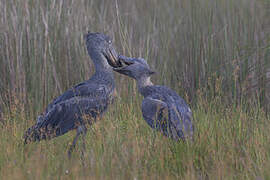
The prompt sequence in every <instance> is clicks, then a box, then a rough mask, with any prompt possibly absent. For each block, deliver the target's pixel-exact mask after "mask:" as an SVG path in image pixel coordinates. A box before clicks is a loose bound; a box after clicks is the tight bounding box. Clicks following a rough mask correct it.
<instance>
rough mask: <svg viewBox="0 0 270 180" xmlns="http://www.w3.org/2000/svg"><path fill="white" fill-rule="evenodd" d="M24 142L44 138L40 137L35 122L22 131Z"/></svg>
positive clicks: (40, 134)
mask: <svg viewBox="0 0 270 180" xmlns="http://www.w3.org/2000/svg"><path fill="white" fill-rule="evenodd" d="M23 137H24V144H28V143H30V142H35V141H40V140H42V139H44V138H42V133H41V131H40V128H38V126H37V124H35V125H34V126H32V127H30V128H29V129H28V130H27V131H26V132H25V133H24V136H23Z"/></svg>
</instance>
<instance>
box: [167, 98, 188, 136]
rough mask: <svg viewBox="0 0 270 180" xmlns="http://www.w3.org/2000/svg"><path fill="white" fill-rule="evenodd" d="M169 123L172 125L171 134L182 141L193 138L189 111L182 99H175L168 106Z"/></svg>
mask: <svg viewBox="0 0 270 180" xmlns="http://www.w3.org/2000/svg"><path fill="white" fill-rule="evenodd" d="M169 109H170V110H169V111H170V122H171V123H172V126H173V127H174V128H172V134H175V133H177V135H178V137H180V138H182V139H183V140H184V139H186V138H189V139H192V137H193V125H192V121H193V117H192V112H191V109H190V108H189V107H188V105H187V104H186V103H185V101H184V100H183V99H177V100H176V101H174V102H173V103H171V104H170V108H169Z"/></svg>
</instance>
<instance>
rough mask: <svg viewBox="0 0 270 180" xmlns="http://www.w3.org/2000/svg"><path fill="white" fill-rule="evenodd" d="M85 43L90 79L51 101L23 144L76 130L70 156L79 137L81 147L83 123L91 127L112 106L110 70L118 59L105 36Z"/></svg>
mask: <svg viewBox="0 0 270 180" xmlns="http://www.w3.org/2000/svg"><path fill="white" fill-rule="evenodd" d="M85 40H86V46H87V51H88V54H89V55H90V57H91V59H92V61H93V63H94V66H95V73H94V75H93V76H92V77H91V78H90V79H89V80H86V81H84V82H82V83H79V84H78V85H76V86H74V87H72V88H70V89H69V90H67V91H66V92H64V93H63V94H62V95H61V96H59V97H57V98H56V99H54V100H53V102H52V103H50V104H49V105H48V107H47V108H46V110H45V112H43V113H42V114H41V115H40V116H38V118H37V122H36V124H35V125H33V126H32V127H30V128H29V129H28V130H27V131H26V132H25V135H24V138H25V141H24V142H25V144H27V143H29V142H31V141H40V140H42V139H51V138H54V137H57V136H61V135H63V134H65V133H67V132H69V131H70V130H73V129H76V130H77V134H76V136H75V138H74V140H73V143H72V145H71V147H70V148H69V151H68V154H69V155H70V153H71V151H72V149H73V148H74V147H75V145H76V141H77V139H78V137H79V136H80V135H81V134H82V135H83V143H84V136H85V134H86V126H85V125H86V123H88V124H90V125H91V124H92V123H94V122H95V121H96V120H97V118H100V117H101V116H102V114H103V113H104V112H105V111H106V109H107V108H108V105H109V104H110V103H112V101H113V98H114V91H115V83H114V76H113V71H112V67H117V62H118V60H117V59H118V55H117V53H116V51H115V49H114V47H113V45H112V41H111V39H110V37H109V36H106V35H104V34H101V33H88V34H86V35H85Z"/></svg>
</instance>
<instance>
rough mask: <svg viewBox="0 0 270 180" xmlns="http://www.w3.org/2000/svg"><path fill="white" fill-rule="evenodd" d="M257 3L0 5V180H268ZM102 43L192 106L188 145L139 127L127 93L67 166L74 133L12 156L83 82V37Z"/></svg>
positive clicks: (86, 65) (263, 31)
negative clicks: (145, 67) (133, 59)
mask: <svg viewBox="0 0 270 180" xmlns="http://www.w3.org/2000/svg"><path fill="white" fill-rule="evenodd" d="M269 9H270V6H269V2H268V1H267V0H265V1H263V0H258V1H254V0H220V1H215V0H200V1H199V0H182V1H178V0H171V1H157V0H149V1H131V0H130V1H126V0H118V1H105V0H104V1H102V0H100V1H97V2H95V1H93V0H92V1H91V0H90V1H86V0H80V1H74V0H66V1H64V0H57V1H56V0H50V1H34V0H25V1H5V0H0V114H1V111H3V113H2V117H1V116H0V139H1V141H0V177H1V179H2V178H3V179H39V178H40V177H41V178H42V179H80V178H93V179H112V178H113V179H175V178H179V179H256V178H257V179H270V173H269V169H270V163H269V162H270V145H269V140H270V139H269V136H268V134H269V129H270V123H269V120H270V119H269V116H267V112H268V111H269V104H270V61H269V59H270V46H269V44H270V28H269V27H270V21H269V15H270V13H269ZM87 31H99V32H104V33H106V34H108V35H110V36H112V37H113V39H114V44H115V46H116V49H117V50H118V51H119V52H120V53H122V54H124V55H127V56H128V55H132V56H141V57H144V58H146V59H147V60H148V62H149V64H150V65H151V67H152V68H153V69H155V70H156V71H157V72H158V73H157V75H155V76H154V77H153V81H154V82H155V83H156V84H162V85H168V86H170V87H172V88H173V89H174V90H176V91H177V92H178V93H179V94H180V95H181V96H182V97H184V98H185V99H186V100H187V102H188V103H189V104H190V105H191V107H192V110H193V114H194V126H195V138H194V139H195V141H194V143H192V144H184V143H182V142H180V143H176V142H173V141H171V140H169V139H167V138H165V137H163V136H162V135H160V134H159V133H156V132H154V131H152V130H151V129H150V128H149V127H148V126H147V124H146V123H145V122H144V120H143V119H142V115H141V112H140V103H141V100H142V98H141V96H140V95H139V94H138V93H137V90H136V87H135V83H134V81H132V80H130V79H128V78H126V77H123V76H120V75H117V74H116V75H115V78H116V81H117V89H118V99H117V100H116V102H115V104H114V105H113V106H111V107H110V109H109V112H107V113H106V114H105V116H104V118H103V119H102V120H100V122H98V123H96V124H95V125H94V126H92V127H89V131H88V134H87V138H86V139H87V145H86V146H87V148H86V149H87V152H86V153H85V161H84V162H85V166H83V165H82V163H83V162H82V159H81V155H80V154H81V148H80V147H81V146H80V145H79V146H77V149H76V150H75V152H74V153H73V157H72V159H71V160H68V159H67V148H68V146H69V144H70V143H71V140H72V138H73V137H74V135H75V132H70V133H68V134H66V135H64V136H61V137H59V138H56V139H53V140H51V141H47V142H46V141H43V142H40V143H33V144H29V145H27V146H24V145H23V141H22V136H23V133H24V131H25V130H26V129H27V128H28V127H29V126H31V125H32V124H33V123H34V122H35V119H36V116H37V115H38V113H40V112H42V110H44V108H45V107H46V105H47V104H48V103H49V102H50V101H51V100H52V99H53V97H55V96H58V95H59V94H61V93H62V92H63V91H65V90H66V89H67V88H69V87H70V86H72V85H75V84H76V83H79V82H80V81H83V80H85V79H87V78H89V77H90V76H91V74H92V73H93V71H94V69H93V65H92V63H91V60H90V58H89V57H88V55H87V52H86V49H85V44H84V40H83V34H84V33H86V32H87Z"/></svg>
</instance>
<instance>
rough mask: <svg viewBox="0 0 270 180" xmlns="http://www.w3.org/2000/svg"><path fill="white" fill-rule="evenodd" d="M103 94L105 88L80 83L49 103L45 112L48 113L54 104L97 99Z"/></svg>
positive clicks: (93, 84)
mask: <svg viewBox="0 0 270 180" xmlns="http://www.w3.org/2000/svg"><path fill="white" fill-rule="evenodd" d="M105 94H107V93H106V87H105V86H103V85H99V84H95V83H86V82H82V83H80V84H78V85H76V86H74V87H72V88H71V89H69V90H67V91H65V92H64V93H63V94H62V95H60V96H59V97H57V98H55V99H54V100H53V102H52V103H50V104H49V105H48V107H47V108H46V112H48V111H49V110H50V109H51V108H52V107H53V106H55V105H56V104H58V103H61V102H64V101H67V100H69V99H71V98H74V97H89V98H97V97H103V96H104V95H105Z"/></svg>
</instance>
